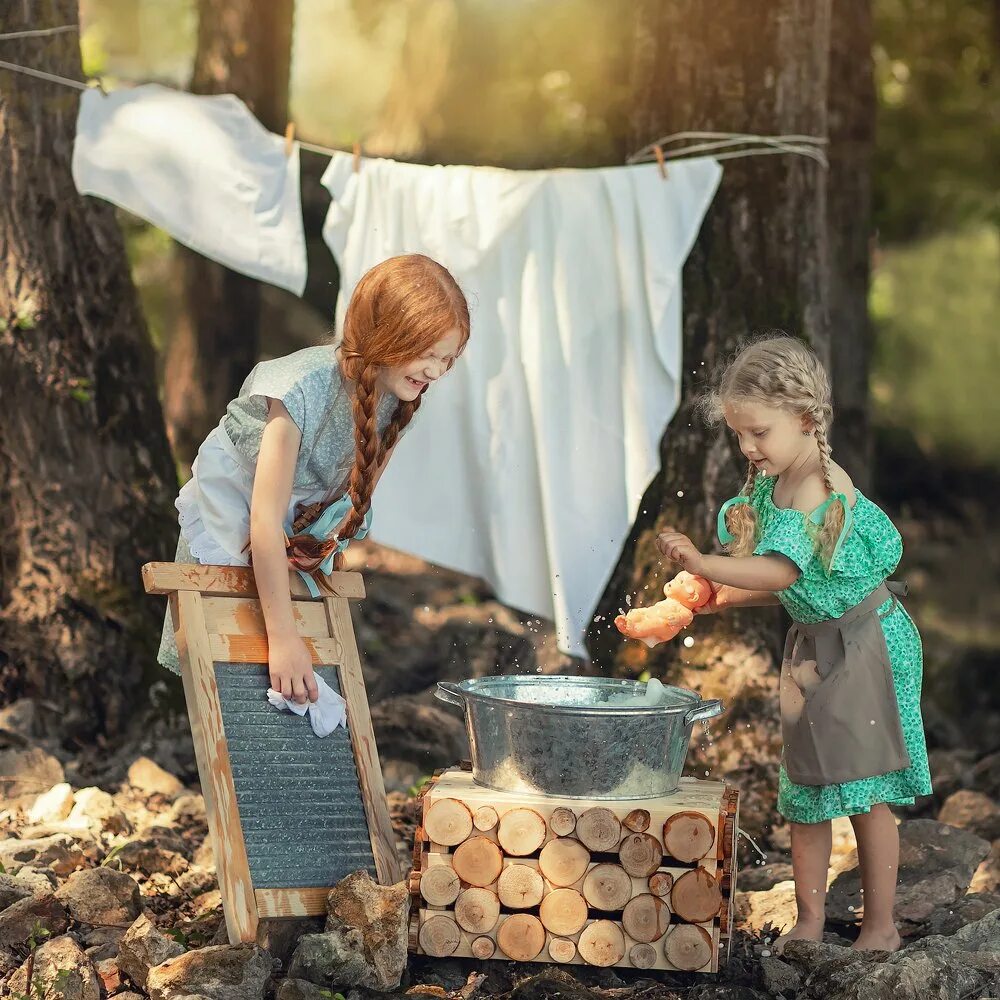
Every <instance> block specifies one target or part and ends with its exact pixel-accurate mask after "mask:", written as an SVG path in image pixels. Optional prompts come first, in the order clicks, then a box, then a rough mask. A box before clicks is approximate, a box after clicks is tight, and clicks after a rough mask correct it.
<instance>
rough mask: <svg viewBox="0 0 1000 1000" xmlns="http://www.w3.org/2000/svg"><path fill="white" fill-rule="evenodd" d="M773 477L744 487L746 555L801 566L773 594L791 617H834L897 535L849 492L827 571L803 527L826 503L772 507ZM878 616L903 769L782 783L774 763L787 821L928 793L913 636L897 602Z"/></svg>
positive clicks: (865, 589)
mask: <svg viewBox="0 0 1000 1000" xmlns="http://www.w3.org/2000/svg"><path fill="white" fill-rule="evenodd" d="M776 481H777V477H776V476H758V477H757V479H756V482H755V483H754V487H753V489H752V491H751V496H750V498H749V503H750V504H751V505H752V506H753V508H754V510H755V511H756V512H757V518H758V524H759V529H758V539H759V540H758V542H757V545H756V547H755V548H754V555H764V554H765V553H768V552H780V553H781V554H782V555H784V556H787V557H788V558H789V559H791V560H792V562H794V563H795V565H796V566H798V567H799V569H800V570H801V573H800V575H799V578H798V579H797V580H796V581H795V583H793V584H792V585H791V586H790V587H788V588H787V589H785V590H782V591H779V592H778V594H777V597H778V599H779V600H780V601H781V603H782V604H783V605H784V607H785V610H786V611H787V612H788V613H789V615H790V616H791V617H792V618H793V619H795V620H796V621H799V622H807V623H809V622H818V621H824V620H826V619H829V618H839V617H840V616H841V615H842V614H843V613H844V612H845V611H847V610H848V609H849V608H852V607H854V605H856V604H859V603H860V602H861V601H862V600H864V598H865V597H867V596H868V595H869V594H870V593H871V592H872V591H873V590H874V589H875V588H876V587H877V586H878V585H879V584H880V583H881V582H882V581H883V580H885V579H886V578H887V577H888V576H889V575H890V574H891V573H892V572H893V571H894V570H895V568H896V566H897V565H898V564H899V560H900V557H901V556H902V554H903V541H902V539H901V538H900V535H899V532H898V531H897V530H896V527H895V525H893V523H892V521H890V520H889V518H888V516H887V515H886V514H885V512H884V511H882V510H881V508H879V507H878V506H877V505H876V504H874V503H873V502H872V501H871V500H869V499H868V498H867V497H866V496H864V495H863V494H862V493H861V491H860V490H856V494H857V497H856V501H855V504H854V509H853V511H852V512H851V513H852V514H853V517H851V518H850V523H849V524H847V525H845V533H844V535H843V536H842V537H841V540H840V543H839V545H838V548H837V550H836V552H835V554H834V559H833V562H832V564H831V566H830V572H829V574H828V573H827V571H826V569H825V568H824V566H823V565H822V563H821V561H820V559H819V557H818V555H817V554H816V552H815V548H814V543H813V540H812V537H811V536H810V535H809V534H808V533H807V532H806V519H807V518H809V517H812V518H814V519H815V520H821V517H819V516H818V515H820V514H821V513H822V510H823V509H824V508H825V506H826V504H823V505H821V507H820V508H817V510H816V511H814V512H812V513H811V514H804V513H803V512H801V511H798V510H795V509H793V508H786V507H776V506H775V505H774V500H773V499H772V494H773V492H774V484H775V482H776ZM734 499H735V498H734ZM829 502H830V501H827V503H829ZM721 535H722V528H721V525H720V536H721ZM878 613H879V616H880V617H881V618H882V629H883V631H884V632H885V639H886V645H887V646H888V649H889V659H890V663H891V665H892V676H893V682H894V684H895V688H896V699H897V701H898V703H899V714H900V722H901V723H902V727H903V737H904V740H905V743H906V749H907V751H908V753H909V757H910V766H909V767H907V768H905V769H904V770H902V771H891V772H889V773H888V774H881V775H878V776H876V777H873V778H862V779H860V780H858V781H849V782H845V783H843V784H837V785H797V784H795V783H794V782H792V781H790V780H789V778H788V774H787V772H786V771H785V764H784V760H782V763H781V770H780V775H779V780H778V811H779V812H780V813H781V815H782V816H784V817H785V818H786V819H788V820H790V821H791V822H793V823H821V822H823V821H824V820H828V819H833V818H834V817H837V816H853V815H856V814H858V813H866V812H868V811H869V810H870V809H871V807H872V806H873V805H877V804H878V803H880V802H885V803H890V804H895V805H910V804H912V803H913V801H914V798H915V797H916V796H918V795H930V794H931V791H932V789H931V776H930V769H929V767H928V764H927V744H926V741H925V739H924V727H923V720H922V719H921V716H920V686H921V681H922V678H923V648H922V645H921V642H920V633H919V632H918V631H917V627H916V625H914V623H913V619H912V618H910V616H909V614H907V612H906V609H905V608H904V607H903V605H902V604H899V603H897V604H896V605H895V609H893V603H892V601H891V600H889V601H886V602H885V603H884V604H882V605H881V606H880V607H879V609H878Z"/></svg>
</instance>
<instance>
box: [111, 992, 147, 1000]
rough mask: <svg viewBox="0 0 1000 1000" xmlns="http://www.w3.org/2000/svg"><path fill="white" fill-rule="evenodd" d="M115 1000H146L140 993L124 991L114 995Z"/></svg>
mask: <svg viewBox="0 0 1000 1000" xmlns="http://www.w3.org/2000/svg"><path fill="white" fill-rule="evenodd" d="M115 1000H146V998H145V997H144V996H143V995H142V994H141V993H133V992H132V991H131V990H125V991H124V992H123V993H116V994H115Z"/></svg>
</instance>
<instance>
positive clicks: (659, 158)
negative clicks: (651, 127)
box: [653, 146, 667, 180]
mask: <svg viewBox="0 0 1000 1000" xmlns="http://www.w3.org/2000/svg"><path fill="white" fill-rule="evenodd" d="M653 152H654V153H656V165H657V166H658V167H659V168H660V176H661V177H662V178H663V179H664V180H666V179H667V161H666V159H665V158H664V156H663V149H662V148H661V147H660V146H654V147H653Z"/></svg>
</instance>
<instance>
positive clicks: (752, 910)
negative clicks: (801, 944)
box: [736, 880, 796, 931]
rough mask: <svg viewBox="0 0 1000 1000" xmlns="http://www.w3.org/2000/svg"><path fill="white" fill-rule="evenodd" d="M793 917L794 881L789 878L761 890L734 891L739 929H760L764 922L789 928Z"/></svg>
mask: <svg viewBox="0 0 1000 1000" xmlns="http://www.w3.org/2000/svg"><path fill="white" fill-rule="evenodd" d="M737 884H739V883H738V882H737ZM795 917H796V907H795V883H794V882H792V881H790V880H789V881H788V882H779V883H778V884H777V885H775V886H773V887H772V888H770V889H767V890H764V891H761V892H737V893H736V926H737V927H739V928H740V929H741V930H745V931H760V930H762V929H763V927H764V926H765V925H766V924H770V925H771V926H772V927H774V928H775V929H783V930H790V929H791V928H792V927H793V926H794V924H795Z"/></svg>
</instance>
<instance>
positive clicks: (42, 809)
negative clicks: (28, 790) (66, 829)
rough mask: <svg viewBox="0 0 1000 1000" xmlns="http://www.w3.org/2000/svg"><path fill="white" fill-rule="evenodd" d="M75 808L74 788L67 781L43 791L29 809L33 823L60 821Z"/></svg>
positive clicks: (29, 819) (29, 816)
mask: <svg viewBox="0 0 1000 1000" xmlns="http://www.w3.org/2000/svg"><path fill="white" fill-rule="evenodd" d="M72 808H73V789H72V788H71V787H70V786H69V784H67V783H66V782H65V781H62V782H60V783H59V784H58V785H53V786H52V787H51V788H50V789H49V790H48V791H47V792H42V794H41V795H39V796H38V798H37V799H35V801H34V804H33V805H32V806H31V808H30V809H29V810H28V821H29V822H31V823H58V822H59V821H60V820H64V819H65V818H66V817H67V816H68V815H69V814H70V810H71V809H72Z"/></svg>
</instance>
